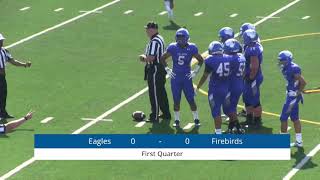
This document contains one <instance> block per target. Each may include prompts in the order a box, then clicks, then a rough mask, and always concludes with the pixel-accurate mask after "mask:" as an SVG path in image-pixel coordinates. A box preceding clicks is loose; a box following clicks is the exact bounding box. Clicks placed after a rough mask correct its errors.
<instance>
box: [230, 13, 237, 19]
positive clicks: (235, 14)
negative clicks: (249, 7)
mask: <svg viewBox="0 0 320 180" xmlns="http://www.w3.org/2000/svg"><path fill="white" fill-rule="evenodd" d="M236 16H238V14H237V13H234V14H231V15H230V17H231V18H234V17H236Z"/></svg>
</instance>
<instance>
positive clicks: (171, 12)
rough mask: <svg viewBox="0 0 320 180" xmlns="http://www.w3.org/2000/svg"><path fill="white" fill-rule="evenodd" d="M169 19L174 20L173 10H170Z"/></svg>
mask: <svg viewBox="0 0 320 180" xmlns="http://www.w3.org/2000/svg"><path fill="white" fill-rule="evenodd" d="M169 9H170V8H169ZM168 17H169V19H172V18H173V10H172V9H170V10H168Z"/></svg>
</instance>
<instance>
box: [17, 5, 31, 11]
mask: <svg viewBox="0 0 320 180" xmlns="http://www.w3.org/2000/svg"><path fill="white" fill-rule="evenodd" d="M28 9H30V7H28V6H27V7H24V8H21V9H19V10H20V11H25V10H28Z"/></svg>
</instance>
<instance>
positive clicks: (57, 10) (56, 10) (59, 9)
mask: <svg viewBox="0 0 320 180" xmlns="http://www.w3.org/2000/svg"><path fill="white" fill-rule="evenodd" d="M62 10H63V8H58V9H55V10H54V11H55V12H59V11H62Z"/></svg>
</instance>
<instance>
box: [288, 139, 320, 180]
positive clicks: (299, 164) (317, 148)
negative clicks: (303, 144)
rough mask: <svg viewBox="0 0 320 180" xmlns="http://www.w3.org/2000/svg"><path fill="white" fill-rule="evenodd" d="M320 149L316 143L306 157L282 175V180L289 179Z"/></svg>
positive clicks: (319, 145)
mask: <svg viewBox="0 0 320 180" xmlns="http://www.w3.org/2000/svg"><path fill="white" fill-rule="evenodd" d="M319 151H320V144H318V145H317V146H316V147H315V148H313V149H312V150H311V151H310V152H309V153H308V154H307V156H306V157H304V158H303V159H302V160H301V161H300V162H299V163H298V164H297V165H296V166H295V167H294V168H292V169H291V171H289V172H288V174H287V175H286V176H285V177H283V180H289V179H291V178H292V177H293V176H294V175H295V174H296V173H297V172H298V171H299V170H300V169H301V168H302V167H303V166H304V165H305V164H306V163H307V162H308V161H309V160H310V159H311V158H312V157H313V156H314V155H316V154H317V152H319Z"/></svg>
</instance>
